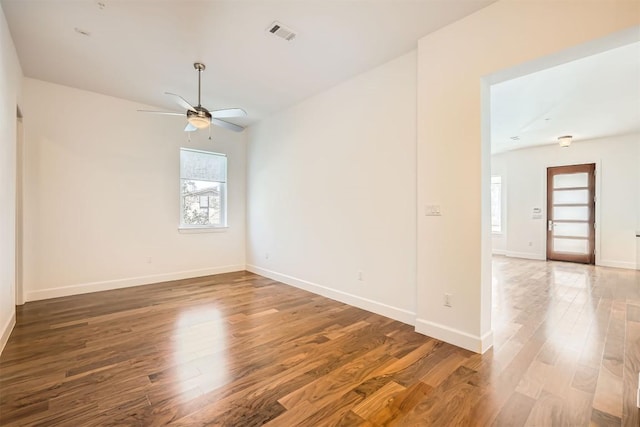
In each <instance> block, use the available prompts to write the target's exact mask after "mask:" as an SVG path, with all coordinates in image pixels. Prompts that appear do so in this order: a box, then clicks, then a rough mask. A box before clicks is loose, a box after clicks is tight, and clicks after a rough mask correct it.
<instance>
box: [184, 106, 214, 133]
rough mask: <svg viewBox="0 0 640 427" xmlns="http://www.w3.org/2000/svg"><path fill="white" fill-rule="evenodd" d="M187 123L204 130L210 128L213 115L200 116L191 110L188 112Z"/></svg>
mask: <svg viewBox="0 0 640 427" xmlns="http://www.w3.org/2000/svg"><path fill="white" fill-rule="evenodd" d="M187 121H188V122H189V123H190V124H191V125H193V126H195V127H197V128H198V129H204V128H207V127H209V125H210V124H211V115H209V116H208V117H207V115H206V114H204V112H202V114H200V113H194V112H193V111H191V110H189V111H187Z"/></svg>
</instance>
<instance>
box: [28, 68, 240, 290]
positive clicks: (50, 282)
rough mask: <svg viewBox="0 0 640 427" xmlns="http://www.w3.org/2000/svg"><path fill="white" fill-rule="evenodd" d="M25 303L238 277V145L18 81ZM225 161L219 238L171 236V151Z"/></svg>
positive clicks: (174, 166)
mask: <svg viewBox="0 0 640 427" xmlns="http://www.w3.org/2000/svg"><path fill="white" fill-rule="evenodd" d="M23 95H24V106H23V113H24V126H25V129H26V130H27V134H26V144H25V145H26V147H25V163H26V169H25V191H24V193H25V200H24V291H25V296H26V299H27V300H28V301H30V300H38V299H44V298H52V297H58V296H62V295H71V294H77V293H84V292H91V291H98V290H105V289H114V288H119V287H126V286H133V285H140V284H145V283H155V282H161V281H165V280H173V279H181V278H185V277H196V276H204V275H209V274H215V273H222V272H227V271H237V270H243V269H244V260H245V161H246V160H245V158H246V155H245V147H246V146H245V134H244V133H242V134H237V133H233V132H230V131H227V130H225V129H221V128H217V127H214V129H213V140H212V141H209V140H208V139H207V137H208V133H207V132H206V131H204V132H202V131H201V132H194V133H192V135H191V141H189V140H188V138H187V134H186V133H185V132H183V131H182V129H183V128H184V120H183V119H182V118H180V117H171V116H158V115H151V114H141V113H138V112H136V110H137V109H139V108H147V109H156V108H153V107H151V108H149V107H148V106H143V105H140V104H137V103H134V102H130V101H126V100H123V99H118V98H113V97H109V96H104V95H100V94H97V93H92V92H87V91H83V90H78V89H72V88H69V87H65V86H60V85H55V84H52V83H47V82H43V81H40V80H34V79H25V81H24V87H23ZM180 147H189V148H197V149H202V150H209V151H215V152H220V153H224V154H227V156H228V168H229V171H228V180H229V187H228V203H229V210H228V218H229V221H228V222H229V228H228V229H227V230H224V231H220V232H214V233H194V234H181V233H179V231H178V222H179V182H178V179H179V177H178V170H179V148H180Z"/></svg>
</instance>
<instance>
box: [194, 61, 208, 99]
mask: <svg viewBox="0 0 640 427" xmlns="http://www.w3.org/2000/svg"><path fill="white" fill-rule="evenodd" d="M193 68H195V69H196V70H198V107H202V105H201V104H200V83H201V80H202V72H203V71H204V69H205V68H206V67H205V66H204V64H203V63H201V62H195V63H194V64H193Z"/></svg>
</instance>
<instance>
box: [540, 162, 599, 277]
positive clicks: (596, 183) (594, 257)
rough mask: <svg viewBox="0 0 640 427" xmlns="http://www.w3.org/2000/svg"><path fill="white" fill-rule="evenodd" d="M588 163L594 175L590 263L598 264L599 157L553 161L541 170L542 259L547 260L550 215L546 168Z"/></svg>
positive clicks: (548, 183) (548, 184)
mask: <svg viewBox="0 0 640 427" xmlns="http://www.w3.org/2000/svg"><path fill="white" fill-rule="evenodd" d="M589 164H593V165H594V177H593V186H594V187H595V188H594V191H593V194H594V197H595V202H594V209H593V212H592V215H593V221H594V228H595V229H594V230H593V235H592V236H593V237H592V240H593V253H592V254H591V262H590V264H591V265H600V226H599V223H600V203H599V201H600V200H601V199H600V189H601V181H600V176H601V173H600V171H601V170H602V168H601V161H600V159H596V160H592V159H576V160H572V161H569V162H567V161H564V162H557V163H556V162H554V163H551V164H546V165H545V168H544V171H543V176H544V179H543V183H544V185H543V189H542V192H543V197H544V199H545V202H544V206H545V215H544V218H545V219H546V221H544V223H543V224H541V226H542V227H541V232H542V233H543V236H544V238H543V242H544V259H546V260H549V235H550V233H549V231H548V221H549V216H550V209H551V206H550V203H551V202H550V199H548V192H549V187H550V185H551V183H550V182H548V170H549V168H556V167H571V166H583V165H589ZM576 262H581V261H576Z"/></svg>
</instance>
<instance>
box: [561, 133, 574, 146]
mask: <svg viewBox="0 0 640 427" xmlns="http://www.w3.org/2000/svg"><path fill="white" fill-rule="evenodd" d="M572 139H573V137H572V136H571V135H565V136H561V137H559V138H558V143H559V144H560V147H562V148H567V147H569V146H570V145H571V140H572Z"/></svg>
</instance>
